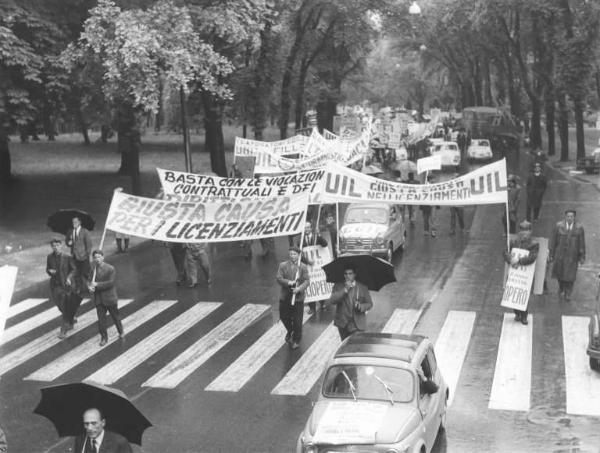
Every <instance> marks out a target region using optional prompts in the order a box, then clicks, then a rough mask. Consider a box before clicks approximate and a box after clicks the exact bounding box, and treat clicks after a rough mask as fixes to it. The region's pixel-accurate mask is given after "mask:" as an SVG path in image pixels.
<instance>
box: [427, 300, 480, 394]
mask: <svg viewBox="0 0 600 453" xmlns="http://www.w3.org/2000/svg"><path fill="white" fill-rule="evenodd" d="M474 323H475V312H474V311H454V310H451V311H449V312H448V315H447V316H446V321H444V325H443V326H442V330H441V331H440V333H439V335H438V338H437V341H436V343H435V355H436V358H437V362H438V367H439V369H440V372H441V373H442V377H443V378H444V381H446V384H447V385H448V389H449V390H450V396H449V398H448V405H450V404H452V401H453V400H454V394H455V393H456V387H457V385H458V378H459V377H460V371H461V369H462V366H463V363H464V361H465V357H466V355H467V349H468V348H469V342H470V341H471V335H472V333H473V325H474Z"/></svg>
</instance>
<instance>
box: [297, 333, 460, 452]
mask: <svg viewBox="0 0 600 453" xmlns="http://www.w3.org/2000/svg"><path fill="white" fill-rule="evenodd" d="M448 396H449V390H448V387H447V385H446V383H445V382H444V379H443V377H442V375H441V373H440V370H439V368H438V366H437V363H436V359H435V354H434V350H433V345H432V343H431V341H430V340H429V339H428V338H426V337H423V336H420V335H398V334H386V333H372V332H360V333H355V334H354V335H352V336H350V337H348V338H347V339H346V340H345V341H344V342H343V343H342V344H341V346H340V347H339V348H338V350H337V351H336V353H335V354H334V356H333V358H332V359H331V360H330V361H329V363H328V365H327V367H326V371H325V375H324V378H323V382H322V386H321V393H320V395H319V398H318V400H317V402H316V403H315V405H314V407H313V410H312V413H311V415H310V417H309V419H308V421H307V422H306V425H305V427H304V430H303V431H302V433H301V434H300V436H299V438H298V442H297V446H296V453H321V452H338V451H340V452H341V451H345V452H351V451H352V452H359V451H360V452H367V451H368V452H382V453H383V452H386V453H388V452H398V453H399V452H402V453H407V452H410V453H424V452H425V453H428V452H430V451H431V448H432V447H433V445H434V443H435V440H436V437H437V435H438V432H440V431H443V430H444V429H445V428H446V411H447V405H448Z"/></svg>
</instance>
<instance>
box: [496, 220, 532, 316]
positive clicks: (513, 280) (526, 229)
mask: <svg viewBox="0 0 600 453" xmlns="http://www.w3.org/2000/svg"><path fill="white" fill-rule="evenodd" d="M539 248H540V245H539V244H538V243H537V242H533V241H532V239H531V223H529V222H528V221H527V220H524V221H523V222H521V223H520V224H519V235H518V237H517V239H515V240H513V241H511V242H510V249H509V250H507V251H505V252H504V261H506V262H507V263H508V264H510V265H511V267H512V269H511V270H510V272H509V279H508V281H507V283H506V287H505V291H504V295H503V297H502V305H503V306H508V307H511V308H513V311H514V312H515V321H521V323H523V324H525V325H527V324H528V323H529V322H528V321H527V312H528V310H527V306H528V302H529V294H530V292H531V283H532V281H533V273H534V272H535V266H533V264H534V263H535V260H536V259H537V256H538V251H539ZM517 252H518V253H517ZM521 266H527V267H528V269H521V270H522V271H523V275H522V276H519V275H513V274H516V270H517V269H519V268H520V267H521ZM513 269H514V270H513Z"/></svg>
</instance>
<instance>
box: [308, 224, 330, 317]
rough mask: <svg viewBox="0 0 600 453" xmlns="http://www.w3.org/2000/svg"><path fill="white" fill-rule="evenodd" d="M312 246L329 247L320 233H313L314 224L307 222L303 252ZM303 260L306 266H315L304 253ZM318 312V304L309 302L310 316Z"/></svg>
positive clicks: (322, 302)
mask: <svg viewBox="0 0 600 453" xmlns="http://www.w3.org/2000/svg"><path fill="white" fill-rule="evenodd" d="M311 245H319V246H321V247H327V245H328V244H327V240H326V239H325V238H323V236H321V235H320V234H319V233H318V232H314V231H313V227H312V224H311V223H310V222H306V223H305V224H304V236H303V239H302V250H304V247H310V246H311ZM301 260H302V262H303V263H304V264H308V265H309V266H312V265H314V263H313V261H312V260H311V259H310V258H309V257H308V256H307V255H306V253H305V252H304V251H303V252H302V257H301ZM323 304H324V301H321V308H323ZM316 311H317V303H316V302H309V303H308V314H309V315H312V314H314V313H315V312H316Z"/></svg>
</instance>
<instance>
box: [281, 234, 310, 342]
mask: <svg viewBox="0 0 600 453" xmlns="http://www.w3.org/2000/svg"><path fill="white" fill-rule="evenodd" d="M300 253H301V251H300V249H299V248H298V247H295V246H292V247H290V251H289V256H290V259H289V260H288V261H284V262H282V263H280V264H279V268H278V269H277V283H279V285H280V286H281V293H280V295H279V319H281V322H282V323H283V325H284V326H285V329H286V330H287V334H286V335H285V342H286V343H289V344H290V347H291V348H292V349H298V347H299V346H300V340H301V339H302V316H303V314H304V291H305V290H306V288H308V284H309V276H308V268H307V267H306V264H304V263H302V262H300ZM292 301H293V304H292Z"/></svg>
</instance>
